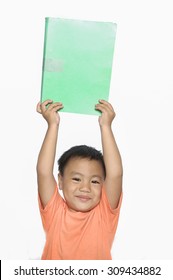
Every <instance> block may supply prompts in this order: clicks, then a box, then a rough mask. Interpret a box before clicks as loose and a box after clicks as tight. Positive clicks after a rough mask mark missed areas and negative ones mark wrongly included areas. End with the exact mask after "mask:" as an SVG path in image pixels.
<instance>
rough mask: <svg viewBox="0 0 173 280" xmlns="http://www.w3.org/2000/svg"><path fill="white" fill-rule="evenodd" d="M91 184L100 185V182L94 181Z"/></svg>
mask: <svg viewBox="0 0 173 280" xmlns="http://www.w3.org/2000/svg"><path fill="white" fill-rule="evenodd" d="M91 182H92V183H93V184H100V182H99V181H97V180H92V181H91Z"/></svg>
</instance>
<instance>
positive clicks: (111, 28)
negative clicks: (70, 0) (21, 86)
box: [41, 18, 117, 115]
mask: <svg viewBox="0 0 173 280" xmlns="http://www.w3.org/2000/svg"><path fill="white" fill-rule="evenodd" d="M116 27H117V26H116V23H111V22H96V21H81V20H71V19H61V18H45V35H44V51H43V69H42V86H41V102H43V101H45V100H46V99H52V100H53V101H54V102H57V101H59V102H62V103H63V105H64V108H63V109H62V110H61V111H63V112H70V113H79V114H90V115H97V114H98V111H96V110H95V109H94V107H95V104H97V103H98V100H99V99H105V100H108V97H109V89H110V80H111V71H112V63H113V53H114V44H115V36H116Z"/></svg>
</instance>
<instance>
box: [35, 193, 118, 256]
mask: <svg viewBox="0 0 173 280" xmlns="http://www.w3.org/2000/svg"><path fill="white" fill-rule="evenodd" d="M121 201H122V195H121V197H120V200H119V204H118V207H117V208H116V209H111V207H110V205H109V202H108V200H107V197H106V193H105V190H104V188H103V189H102V196H101V200H100V202H99V204H98V205H97V206H96V207H95V208H93V209H92V210H90V211H88V212H72V211H70V210H69V208H68V206H67V204H66V202H65V201H64V199H63V198H62V197H61V195H60V194H59V192H58V188H56V190H55V192H54V194H53V196H52V198H51V199H50V201H49V202H48V204H47V205H46V207H45V208H44V209H43V207H42V204H41V201H40V198H39V208H40V214H41V218H42V223H43V228H44V230H45V233H46V244H45V247H44V250H43V254H42V258H41V259H42V260H111V259H112V257H111V247H112V243H113V240H114V236H115V232H116V229H117V224H118V218H119V213H120V206H121Z"/></svg>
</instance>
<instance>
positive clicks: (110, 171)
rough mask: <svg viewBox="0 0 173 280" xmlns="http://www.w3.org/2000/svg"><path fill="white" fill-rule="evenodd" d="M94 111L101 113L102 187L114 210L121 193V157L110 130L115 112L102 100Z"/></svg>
mask: <svg viewBox="0 0 173 280" xmlns="http://www.w3.org/2000/svg"><path fill="white" fill-rule="evenodd" d="M95 109H96V110H99V111H101V112H102V115H101V116H100V117H99V125H100V131H101V140H102V148H103V157H104V162H105V167H106V178H105V184H104V186H105V191H106V194H107V198H108V200H109V203H110V206H111V208H112V209H115V208H116V207H117V206H118V202H119V198H120V195H121V191H122V176H123V167H122V161H121V156H120V153H119V150H118V147H117V144H116V141H115V138H114V135H113V132H112V128H111V124H112V121H113V119H114V117H115V112H114V109H113V107H112V105H111V104H110V103H108V102H107V101H104V100H99V104H97V105H96V106H95Z"/></svg>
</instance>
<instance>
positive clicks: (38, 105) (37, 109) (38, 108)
mask: <svg viewBox="0 0 173 280" xmlns="http://www.w3.org/2000/svg"><path fill="white" fill-rule="evenodd" d="M36 111H37V112H38V113H40V114H41V108H40V102H38V104H37V107H36Z"/></svg>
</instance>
